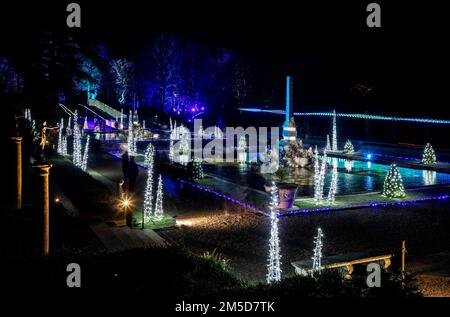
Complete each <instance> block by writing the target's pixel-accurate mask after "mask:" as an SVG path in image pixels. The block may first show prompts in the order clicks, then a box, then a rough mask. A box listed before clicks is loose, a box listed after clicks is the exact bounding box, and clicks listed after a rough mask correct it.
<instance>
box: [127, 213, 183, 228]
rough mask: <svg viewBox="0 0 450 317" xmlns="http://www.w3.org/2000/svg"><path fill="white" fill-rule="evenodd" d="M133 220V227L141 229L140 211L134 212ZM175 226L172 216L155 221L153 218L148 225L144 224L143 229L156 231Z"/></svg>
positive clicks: (165, 216) (164, 216)
mask: <svg viewBox="0 0 450 317" xmlns="http://www.w3.org/2000/svg"><path fill="white" fill-rule="evenodd" d="M134 218H135V220H136V221H135V224H134V226H135V227H138V228H141V225H142V211H137V212H136V211H135V212H134ZM175 225H176V220H175V218H174V217H172V216H168V215H163V216H162V218H160V219H157V218H155V217H152V218H151V219H150V221H149V222H148V223H146V224H145V226H144V227H145V229H152V230H158V229H164V228H170V227H173V226H175Z"/></svg>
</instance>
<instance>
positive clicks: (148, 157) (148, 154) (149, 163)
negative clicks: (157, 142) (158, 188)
mask: <svg viewBox="0 0 450 317" xmlns="http://www.w3.org/2000/svg"><path fill="white" fill-rule="evenodd" d="M154 153H155V148H154V147H153V145H152V144H151V143H149V144H148V146H147V149H146V151H145V166H146V167H147V185H146V186H145V192H144V213H143V224H145V223H148V222H149V221H150V219H151V216H152V202H153V165H154Z"/></svg>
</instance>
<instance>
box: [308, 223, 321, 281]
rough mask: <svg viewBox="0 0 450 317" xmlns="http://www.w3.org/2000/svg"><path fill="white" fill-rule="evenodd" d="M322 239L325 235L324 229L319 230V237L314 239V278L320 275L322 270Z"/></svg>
mask: <svg viewBox="0 0 450 317" xmlns="http://www.w3.org/2000/svg"><path fill="white" fill-rule="evenodd" d="M322 238H323V233H322V229H320V228H318V229H317V236H316V237H315V238H314V256H313V257H312V260H313V267H312V272H311V273H312V276H314V275H317V274H320V272H321V270H322V247H323V243H322Z"/></svg>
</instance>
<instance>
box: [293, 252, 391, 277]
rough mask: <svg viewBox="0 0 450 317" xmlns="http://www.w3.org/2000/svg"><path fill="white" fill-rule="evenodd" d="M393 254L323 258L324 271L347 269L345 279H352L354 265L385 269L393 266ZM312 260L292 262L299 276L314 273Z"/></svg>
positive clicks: (347, 255)
mask: <svg viewBox="0 0 450 317" xmlns="http://www.w3.org/2000/svg"><path fill="white" fill-rule="evenodd" d="M392 257H393V254H384V255H370V254H367V253H351V254H345V255H337V256H329V257H322V269H345V278H348V279H350V278H351V276H352V273H353V271H354V265H358V264H362V265H366V264H369V263H379V264H381V265H382V266H383V267H384V269H386V270H387V269H388V268H389V267H390V266H391V258H392ZM312 262H313V260H312V259H305V260H301V261H296V262H292V263H291V265H292V266H293V267H294V268H295V273H296V274H298V275H303V276H306V275H310V274H311V271H312Z"/></svg>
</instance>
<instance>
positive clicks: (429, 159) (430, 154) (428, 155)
mask: <svg viewBox="0 0 450 317" xmlns="http://www.w3.org/2000/svg"><path fill="white" fill-rule="evenodd" d="M422 163H423V164H436V153H435V152H434V149H433V147H432V146H431V144H430V143H427V144H426V145H425V149H424V150H423V155H422Z"/></svg>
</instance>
